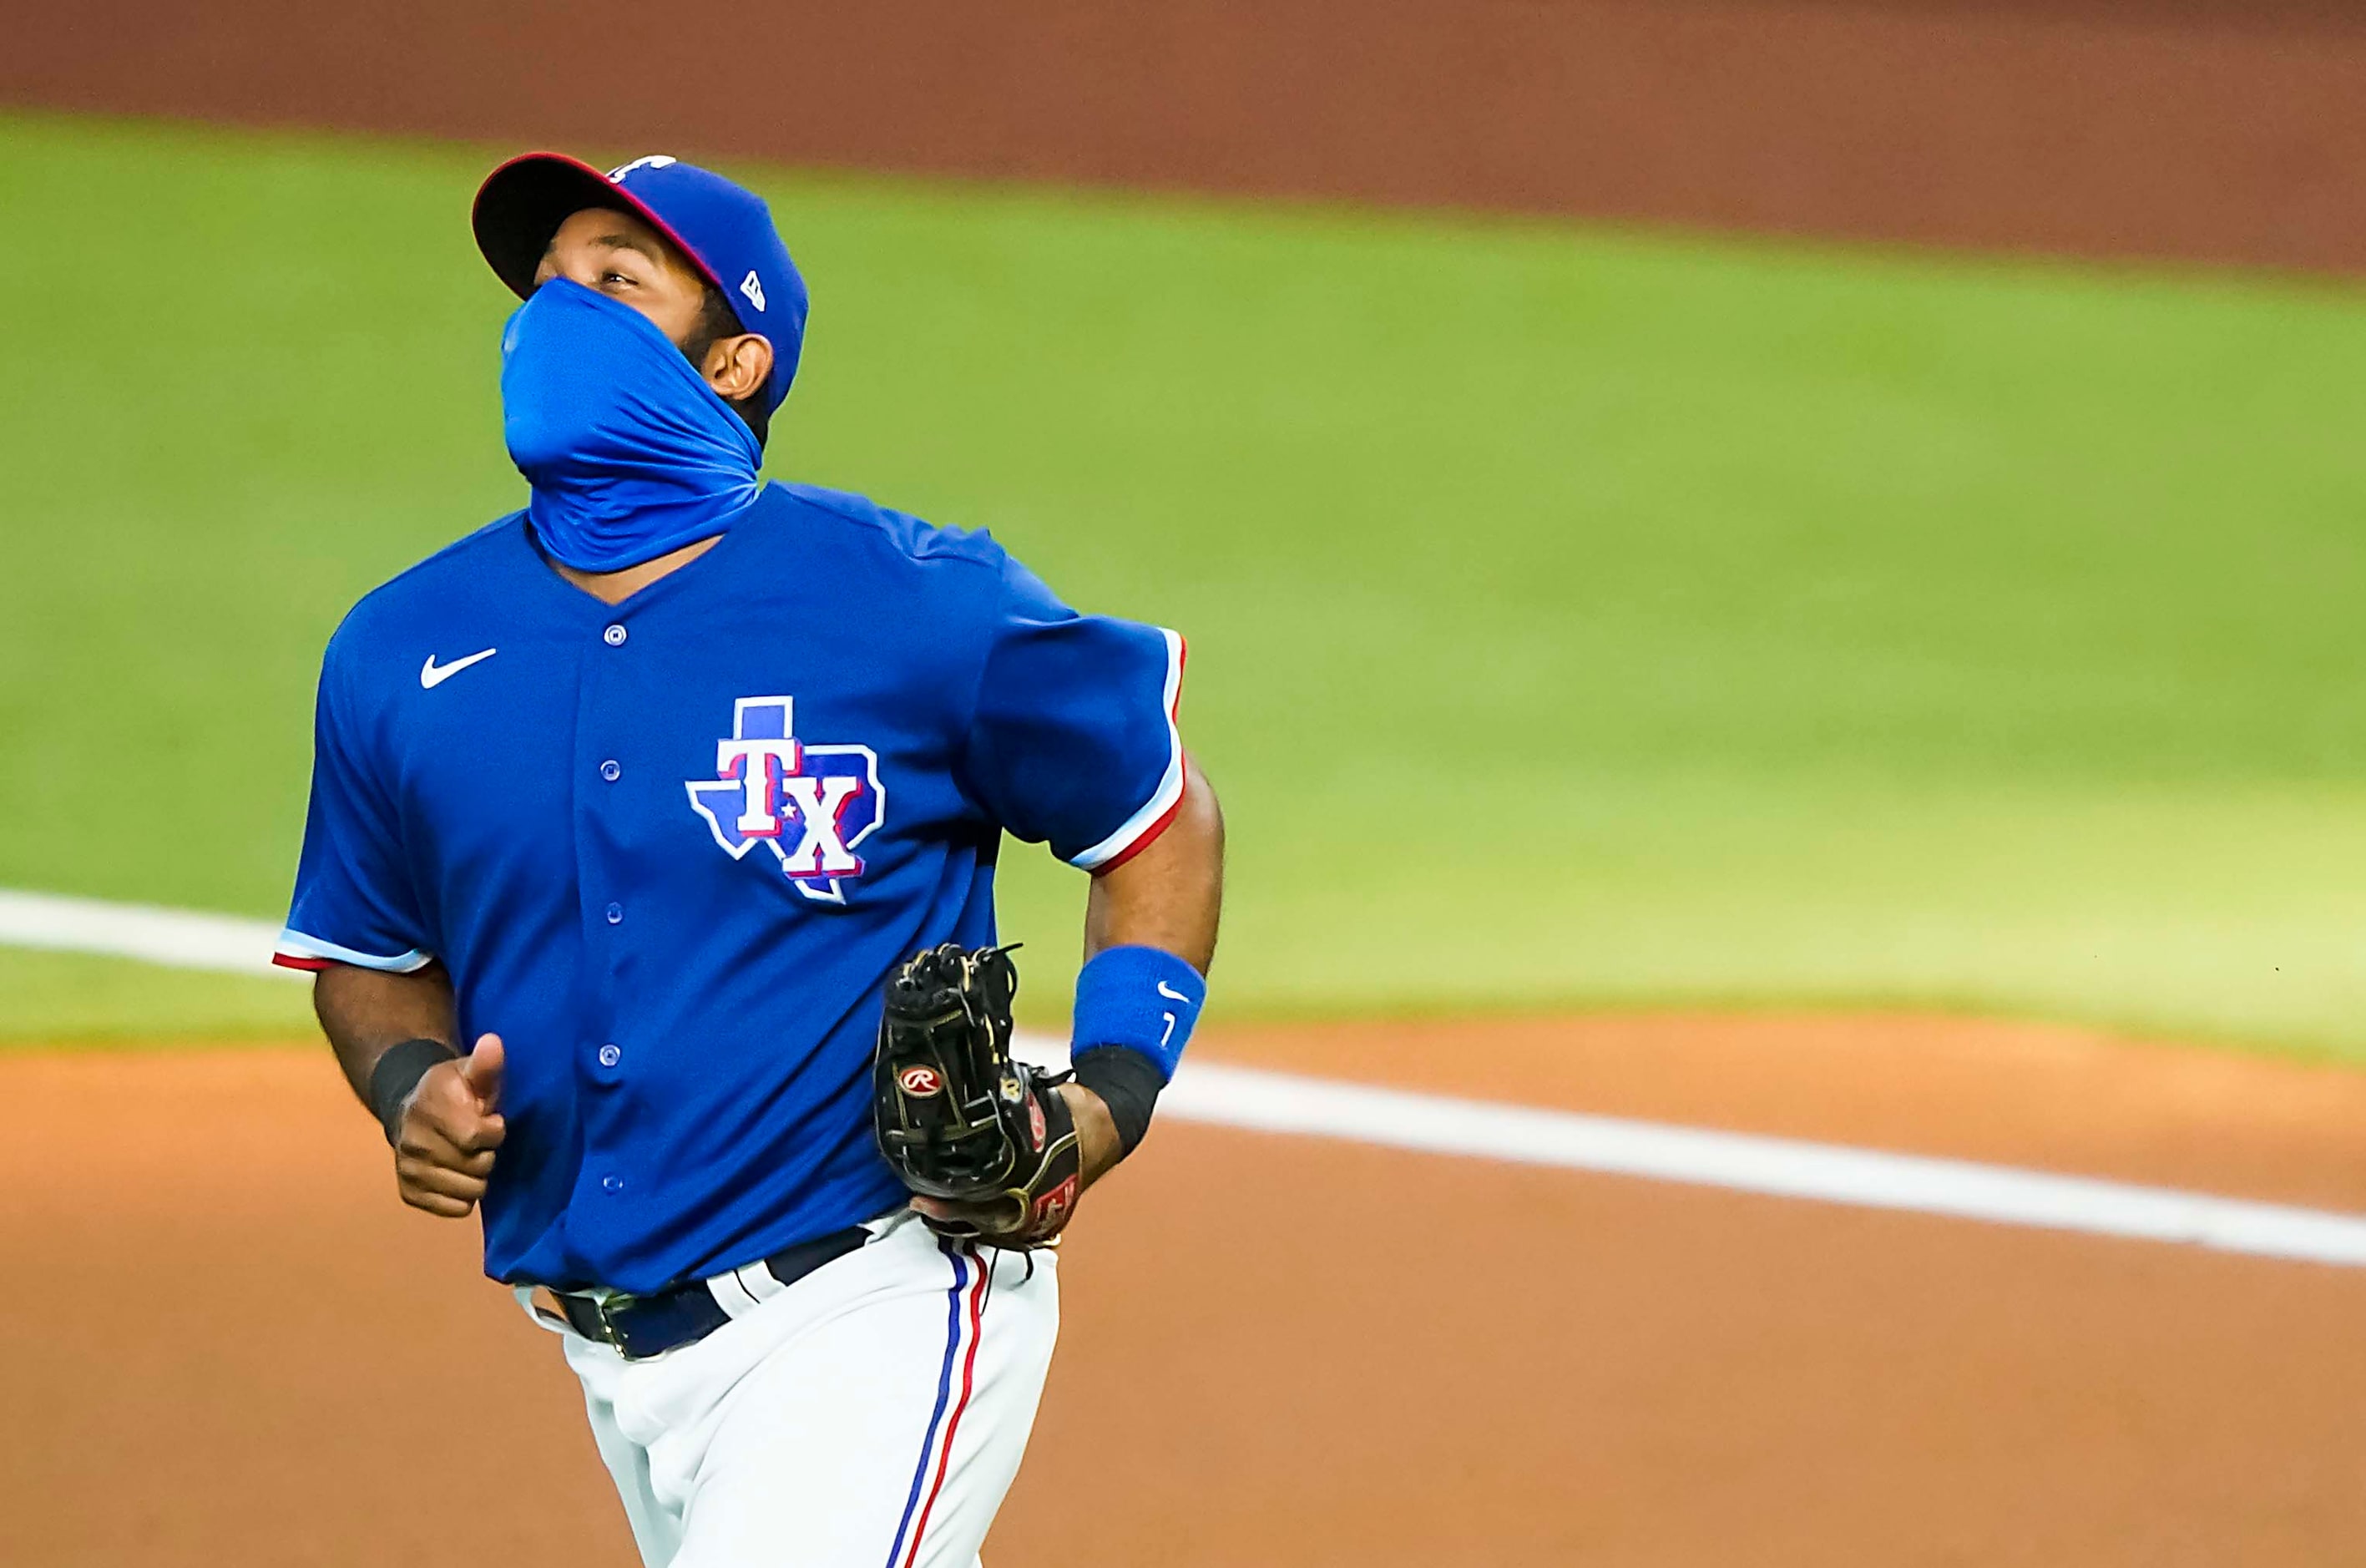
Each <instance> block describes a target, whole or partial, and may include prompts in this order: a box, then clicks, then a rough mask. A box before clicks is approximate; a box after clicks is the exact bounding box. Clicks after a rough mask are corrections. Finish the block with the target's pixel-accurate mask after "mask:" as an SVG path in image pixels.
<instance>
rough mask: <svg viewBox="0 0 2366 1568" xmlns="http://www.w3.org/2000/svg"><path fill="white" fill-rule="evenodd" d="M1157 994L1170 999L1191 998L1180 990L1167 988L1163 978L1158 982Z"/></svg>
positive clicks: (1180, 1000)
mask: <svg viewBox="0 0 2366 1568" xmlns="http://www.w3.org/2000/svg"><path fill="white" fill-rule="evenodd" d="M1158 994H1159V995H1160V996H1162V997H1165V998H1168V999H1169V1000H1171V1001H1178V1002H1188V1001H1189V1000H1190V999H1191V998H1189V997H1187V996H1185V995H1184V994H1183V993H1182V992H1180V991H1172V990H1169V989H1167V988H1166V981H1164V980H1161V981H1159V982H1158Z"/></svg>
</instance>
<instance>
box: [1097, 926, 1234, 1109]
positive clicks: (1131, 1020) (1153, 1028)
mask: <svg viewBox="0 0 2366 1568" xmlns="http://www.w3.org/2000/svg"><path fill="white" fill-rule="evenodd" d="M1207 1000H1208V982H1207V981H1205V980H1203V979H1201V978H1200V972H1199V971H1198V970H1197V969H1194V968H1192V967H1191V966H1190V965H1189V964H1186V963H1184V962H1183V961H1182V960H1181V959H1179V958H1177V957H1176V956H1175V955H1174V954H1173V953H1168V952H1166V950H1165V949H1163V948H1156V947H1112V948H1110V949H1108V950H1107V951H1105V952H1103V953H1098V954H1097V955H1096V956H1095V957H1094V959H1093V961H1092V962H1091V963H1089V964H1086V965H1085V969H1084V973H1083V974H1081V975H1078V976H1076V1025H1075V1034H1074V1039H1073V1043H1072V1045H1071V1049H1072V1051H1074V1052H1079V1053H1081V1052H1085V1051H1089V1050H1091V1049H1093V1048H1094V1047H1095V1046H1097V1045H1122V1046H1124V1047H1125V1048H1126V1049H1128V1050H1130V1051H1139V1052H1141V1053H1142V1054H1143V1055H1145V1056H1147V1057H1149V1058H1150V1059H1151V1060H1152V1061H1153V1062H1155V1063H1156V1064H1157V1066H1158V1077H1159V1078H1160V1080H1161V1081H1162V1082H1163V1081H1165V1080H1166V1079H1168V1078H1172V1077H1174V1076H1175V1064H1176V1063H1177V1062H1178V1061H1180V1060H1182V1057H1183V1047H1184V1045H1185V1044H1186V1043H1189V1040H1190V1038H1191V1026H1192V1025H1193V1024H1195V1023H1197V1022H1199V1021H1200V1008H1201V1007H1203V1006H1204V1005H1206V1003H1207Z"/></svg>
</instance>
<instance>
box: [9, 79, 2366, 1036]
mask: <svg viewBox="0 0 2366 1568" xmlns="http://www.w3.org/2000/svg"><path fill="white" fill-rule="evenodd" d="M496 151H498V150H486V149H473V148H455V147H437V146H416V145H402V144H386V143H373V142H361V141H336V140H329V139H318V138H315V139H306V138H300V137H294V136H262V135H246V134H233V133H230V132H213V131H197V130H180V129H160V128H145V127H124V126H113V125H107V124H100V123H92V122H81V121H73V120H65V119H57V118H0V211H5V212H6V214H8V216H9V218H10V219H11V220H12V222H11V228H12V230H13V231H14V232H15V234H16V236H17V244H16V245H15V246H14V247H13V251H12V254H14V255H15V257H16V258H17V262H16V267H15V269H14V273H13V276H12V280H11V286H10V288H9V289H8V291H7V298H8V299H9V300H10V304H9V305H8V307H7V308H6V311H5V316H0V321H5V326H0V473H5V475H6V498H5V501H0V511H4V512H5V515H6V541H7V546H8V551H9V558H10V559H9V565H10V568H11V570H8V571H7V572H6V574H5V575H0V736H5V746H0V886H24V887H37V888H48V889H56V890H61V891H69V892H76V893H84V894H90V895H95V896H98V897H120V898H134V899H141V900H147V901H152V902H161V903H175V904H187V905H192V906H200V907H204V908H217V909H224V910H231V911H237V912H243V913H249V914H254V915H264V916H268V915H272V914H275V913H276V912H277V910H278V908H279V907H280V905H281V902H282V899H283V897H284V894H285V889H286V886H287V876H288V871H289V867H290V864H291V863H292V860H293V855H294V850H295V844H296V840H297V837H298V833H299V827H300V819H301V814H302V803H303V795H304V785H305V770H306V762H307V744H308V723H309V705H310V686H311V679H312V673H313V669H314V664H315V660H316V659H317V657H318V652H319V649H320V646H321V642H322V640H323V638H324V637H326V636H327V634H328V631H329V629H330V627H331V626H332V625H333V624H334V622H335V620H336V617H337V616H338V615H339V614H340V613H341V612H342V611H343V609H344V607H345V605H346V604H349V603H350V602H351V601H352V600H353V599H354V598H355V596H357V595H358V594H359V593H361V592H363V591H365V590H366V589H367V588H368V587H369V586H371V585H372V584H373V583H375V582H377V581H379V580H380V579H382V578H383V577H385V576H387V575H388V574H389V573H391V572H392V571H394V570H397V569H399V568H400V567H401V566H402V565H404V564H405V563H407V562H409V561H411V560H412V559H415V558H418V557H419V556H421V555H423V554H425V553H426V552H427V551H429V550H431V549H433V548H434V547H436V546H437V545H439V544H441V543H442V542H444V541H445V540H446V539H449V538H451V537H453V536H456V535H458V534H460V533H462V532H464V531H466V530H468V529H469V528H471V527H473V526H475V525H477V524H479V523H480V522H482V521H483V520H485V519H486V518H488V517H490V516H492V515H494V514H495V513H499V512H501V511H504V510H506V509H508V508H510V507H511V506H513V505H514V504H516V503H517V502H518V501H519V499H520V497H521V487H520V484H519V481H518V480H517V479H516V478H515V476H514V474H513V472H512V471H511V469H510V468H509V466H508V464H507V461H506V459H505V458H504V457H503V455H502V452H501V442H500V428H499V419H498V408H497V399H496V392H495V387H494V377H495V369H496V359H497V351H496V340H497V335H498V332H499V328H500V323H501V319H502V317H503V315H504V313H505V310H506V309H507V301H506V298H505V296H504V295H503V294H502V292H501V288H499V286H498V285H497V284H495V283H494V282H493V281H492V279H491V278H490V276H488V275H487V274H486V272H485V270H484V268H483V266H482V265H481V264H480V263H479V261H478V260H477V258H476V255H475V254H474V251H473V249H472V247H471V245H470V243H469V240H468V231H467V224H466V214H467V208H468V197H469V195H470V193H471V192H472V190H473V187H474V181H475V179H476V177H477V175H479V173H480V172H481V170H482V169H483V168H484V167H485V166H487V164H489V163H490V159H491V158H492V156H493V155H494V153H495V152H496ZM631 151H638V150H637V149H635V150H631ZM738 172H739V173H742V174H744V175H749V177H751V178H752V179H753V181H754V182H755V183H756V184H757V185H759V186H760V187H761V188H763V189H764V190H765V191H766V193H767V194H768V195H770V196H771V197H772V199H773V201H774V205H775V209H776V211H777V212H778V213H779V215H780V217H781V219H782V221H783V227H784V229H785V231H787V233H788V235H789V237H790V240H791V243H792V244H793V246H794V248H795V250H796V252H797V254H798V256H799V258H800V260H801V262H802V263H803V264H804V265H806V269H807V271H808V274H809V276H810V278H811V281H812V284H813V289H814V295H815V300H816V303H815V310H814V324H813V333H812V338H811V342H810V344H809V347H808V349H807V353H806V367H807V368H806V373H805V376H804V378H803V379H802V380H801V381H800V383H799V386H798V390H797V392H796V395H795V397H794V400H792V402H791V403H790V405H789V410H788V412H787V414H786V415H785V417H784V419H783V423H781V424H780V425H779V426H778V427H777V434H776V438H775V442H774V452H773V465H772V466H773V469H774V471H775V472H777V473H781V474H784V475H794V476H795V477H799V478H806V479H816V480H819V481H822V482H826V483H832V484H839V485H845V486H849V487H852V488H858V489H862V490H866V491H871V492H872V493H874V494H876V495H879V496H880V497H882V498H883V499H884V500H886V501H888V502H892V503H894V504H896V505H899V506H903V507H907V508H909V509H911V510H914V511H918V512H919V513H922V514H924V515H927V516H930V517H932V518H936V519H938V520H941V521H945V522H956V523H962V524H966V525H990V526H992V527H993V529H994V530H995V532H996V534H997V536H999V537H1001V538H1002V539H1004V540H1005V541H1006V542H1007V543H1008V544H1009V545H1010V546H1012V547H1014V548H1016V549H1017V550H1018V551H1019V552H1020V554H1021V555H1022V556H1023V557H1025V558H1027V559H1028V560H1030V561H1031V563H1033V564H1034V565H1035V566H1036V567H1037V568H1038V569H1039V570H1042V572H1043V573H1044V575H1045V576H1046V577H1047V578H1048V579H1049V580H1050V581H1052V582H1053V584H1054V585H1055V586H1056V587H1058V588H1060V589H1061V590H1062V591H1063V592H1065V593H1066V594H1067V595H1068V596H1069V597H1070V598H1072V599H1073V600H1075V601H1076V602H1079V603H1081V604H1087V605H1091V606H1094V607H1098V608H1106V609H1109V610H1112V611H1117V612H1120V613H1123V614H1127V615H1136V616H1140V617H1143V618H1146V619H1154V620H1158V621H1161V622H1164V623H1166V624H1169V625H1172V626H1177V627H1180V628H1182V629H1183V630H1184V631H1186V632H1187V633H1188V634H1189V636H1190V637H1191V638H1192V648H1193V658H1192V664H1191V679H1190V682H1189V688H1188V690H1187V693H1186V702H1185V717H1186V728H1187V731H1188V733H1189V738H1190V739H1191V741H1192V744H1193V745H1194V747H1195V749H1196V750H1198V751H1199V752H1200V754H1201V756H1202V757H1203V759H1204V761H1205V762H1206V765H1207V767H1208V769H1209V771H1210V772H1211V774H1213V775H1214V777H1215V778H1216V780H1217V782H1218V783H1219V784H1221V785H1222V789H1223V792H1224V795H1225V798H1226V801H1227V803H1228V805H1229V807H1230V808H1231V814H1232V822H1233V895H1232V903H1231V908H1230V911H1229V919H1228V923H1227V929H1226V933H1225V944H1224V950H1223V959H1222V974H1221V983H1220V986H1219V987H1218V996H1219V998H1220V1000H1221V1005H1222V1010H1223V1011H1224V1012H1225V1013H1227V1014H1229V1015H1230V1016H1233V1017H1236V1018H1238V1017H1246V1016H1252V1015H1260V1014H1262V1015H1272V1014H1293V1013H1305V1014H1316V1013H1322V1014H1332V1013H1340V1012H1363V1011H1401V1010H1419V1011H1431V1012H1435V1011H1444V1010H1463V1009H1472V1008H1488V1009H1499V1008H1520V1009H1542V1008H1555V1007H1565V1006H1587V1005H1599V1004H1628V1003H1651V1004H1659V1003H1684V1004H1689V1003H1695V1002H1709V1003H1717V1004H1720V1005H1723V1004H1737V1005H1773V1004H1790V1003H1798V1002H1812V1003H1817V1004H1842V1005H1890V1004H1911V1005H1937V1006H1945V1007H1954V1008H1969V1009H1978V1010H1998V1011H2009V1012H2019V1013H2034V1014H2044V1015H2048V1016H2054V1017H2061V1018H2068V1019H2081V1020H2093V1021H2103V1022H2108V1023H2113V1024H2118V1025H2124V1026H2128V1027H2135V1028H2141V1029H2146V1030H2158V1031H2166V1032H2181V1033H2187V1034H2197V1035H2205V1036H2209V1037H2214V1038H2225V1039H2230V1040H2236V1041H2248V1042H2256V1043H2272V1044H2282V1045H2287V1046H2293V1047H2298V1048H2303V1049H2318V1050H2331V1051H2336V1052H2340V1053H2347V1054H2351V1055H2360V1054H2366V1009H2361V1008H2360V1006H2359V1005H2358V1004H2359V1002H2360V999H2361V993H2366V635H2361V632H2360V624H2359V614H2358V612H2359V608H2360V604H2361V603H2366V525H2361V520H2360V513H2361V511H2366V444H2361V442H2360V438H2359V431H2360V427H2361V425H2366V391H2362V390H2361V388H2362V387H2366V296H2361V295H2360V293H2359V292H2357V291H2355V290H2352V289H2348V288H2338V287H2335V286H2331V285H2321V284H2305V283H2293V282H2282V281H2276V280H2269V279H2232V278H2223V277H2214V276H2206V275H2191V276H2187V275H2176V274H2167V273H2160V272H2142V271H2124V272H2102V271H2095V270H2081V269H2075V268H2070V267H2056V266H2047V265H2034V264H2004V263H1992V262H1973V261H1964V262H1948V261H1941V260H1933V259H1924V258H1905V257H1886V256H1879V255H1868V254H1843V253H1838V252H1826V251H1819V250H1814V249H1809V248H1802V247H1786V246H1775V245H1759V244H1749V243H1739V242H1723V241H1720V242H1708V241H1690V240H1678V239H1672V238H1651V237H1644V236H1638V235H1632V234H1621V233H1615V232H1606V231H1598V230H1585V229H1578V228H1571V227H1563V226H1558V225H1548V224H1542V223H1512V222H1482V221H1477V220H1448V219H1424V218H1416V217H1409V216H1375V215H1372V214H1369V213H1362V212H1350V211H1334V210H1320V209H1315V210H1307V209H1279V208H1255V207H1244V206H1226V205H1217V204H1204V203H1196V202H1189V201H1184V200H1174V199H1151V198H1146V197H1121V196H1082V195H1078V196H1062V195H1057V194H1045V193H1042V192H1022V191H998V190H980V189H963V188H954V187H948V186H933V185H928V184H921V183H910V182H898V181H890V180H880V179H856V178H851V177H828V178H822V177H816V176H810V175H792V174H784V173H780V172H777V171H766V170H760V169H755V170H750V169H742V170H740V171H738ZM1007 863H1008V864H1010V865H1011V866H1012V868H1013V869H1012V871H1011V874H1009V876H1008V886H1009V889H1010V892H1009V897H1008V901H1007V902H1008V911H1009V916H1010V919H1009V924H1010V925H1011V926H1012V928H1013V929H1014V930H1015V931H1016V933H1017V934H1020V935H1022V936H1024V937H1026V938H1028V939H1029V940H1030V941H1031V942H1032V943H1033V944H1034V946H1033V948H1032V950H1031V956H1032V957H1034V959H1035V963H1034V964H1033V966H1032V968H1031V999H1032V1004H1033V1006H1034V1007H1035V1008H1036V1010H1037V1016H1039V1017H1041V1016H1043V1015H1045V1014H1046V1013H1048V1012H1054V1011H1056V1010H1057V1005H1058V1002H1059V999H1060V993H1061V991H1062V989H1063V985H1062V980H1063V976H1062V975H1061V973H1060V971H1061V968H1062V966H1063V965H1064V964H1066V963H1067V962H1068V959H1067V954H1068V953H1070V952H1071V951H1072V949H1073V947H1074V945H1075V943H1074V938H1073V935H1072V934H1071V933H1072V931H1073V922H1074V919H1075V911H1076V907H1077V905H1078V902H1079V898H1080V886H1079V885H1080V881H1081V879H1080V878H1078V877H1076V875H1075V874H1071V873H1067V872H1065V871H1064V870H1062V869H1061V868H1058V867H1056V866H1052V865H1049V864H1044V863H1041V862H1040V861H1039V859H1038V857H1036V856H1034V855H1032V854H1018V855H1014V856H1012V857H1010V859H1009V860H1008V862H1007ZM303 1022H304V1011H303V1005H302V993H301V990H300V988H299V987H277V986H274V985H272V984H271V983H270V982H268V981H262V980H257V981H253V982H248V981H240V980H228V979H221V978H218V977H205V976H175V975H171V974H167V973H165V972H163V971H157V970H147V969H142V968H140V967H139V966H136V965H126V964H101V963H97V962H96V961H83V960H69V959H58V958H49V957H35V956H29V955H27V956H19V957H10V958H0V1032H6V1033H9V1034H13V1035H16V1036H18V1037H41V1036H50V1035H74V1036H82V1035H107V1034H118V1035H123V1034H140V1035H154V1034H158V1033H173V1034H208V1033H211V1034H217V1035H220V1034H240V1033H247V1034H252V1033H256V1032H271V1031H272V1030H274V1029H276V1028H280V1027H281V1026H283V1025H284V1028H285V1029H287V1030H294V1029H299V1028H301V1027H302V1026H303Z"/></svg>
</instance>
